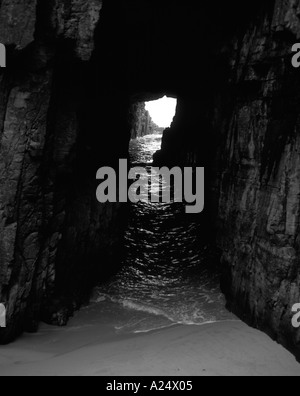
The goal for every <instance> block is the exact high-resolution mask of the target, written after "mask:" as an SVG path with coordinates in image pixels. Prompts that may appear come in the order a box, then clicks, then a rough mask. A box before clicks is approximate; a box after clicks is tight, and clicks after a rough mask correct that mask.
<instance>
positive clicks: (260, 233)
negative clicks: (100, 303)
mask: <svg viewBox="0 0 300 396" xmlns="http://www.w3.org/2000/svg"><path fill="white" fill-rule="evenodd" d="M299 9H300V2H299V1H298V0H284V1H283V0H281V1H279V0H276V1H275V0H266V1H265V2H263V3H262V2H261V1H258V0H254V1H252V2H251V3H250V2H247V3H243V2H240V1H237V0H231V1H228V2H226V3H224V2H222V1H220V2H218V1H217V2H213V3H208V2H198V3H197V4H193V5H191V4H188V2H182V1H179V0H178V1H177V0H166V1H164V2H162V1H161V0H160V1H156V0H153V1H152V2H149V1H146V0H128V1H126V2H124V1H122V2H118V1H117V0H108V1H105V0H104V2H102V1H100V0H92V1H88V2H86V1H84V0H64V1H58V0H49V1H44V0H13V1H8V0H2V1H1V5H0V42H2V43H3V44H5V45H6V46H7V55H8V62H7V68H6V69H0V260H1V262H0V301H1V302H3V303H5V304H6V306H7V310H8V327H7V329H1V330H0V342H7V341H10V340H12V339H13V338H14V337H15V336H16V335H18V334H19V333H20V332H22V331H24V330H29V331H35V330H36V329H37V326H38V321H39V320H41V319H43V320H45V321H47V322H49V323H55V324H60V325H63V324H65V323H66V322H67V319H68V317H69V315H70V314H71V313H72V311H73V310H74V309H75V308H77V307H78V306H79V304H80V303H82V301H83V300H84V299H85V298H88V292H89V290H90V289H91V288H92V286H93V284H94V282H95V281H99V280H103V279H105V277H106V276H108V275H109V274H110V273H111V272H112V271H114V270H115V269H116V265H117V263H118V260H117V259H116V257H115V253H117V255H122V250H121V249H120V247H121V246H122V245H121V244H120V240H121V237H122V224H123V223H122V222H123V221H124V222H125V221H126V210H125V209H124V216H123V208H122V207H120V205H113V204H106V205H99V204H98V203H97V201H96V199H95V191H96V181H95V174H96V170H97V169H98V168H99V167H100V166H115V167H116V168H117V167H118V166H117V164H118V159H119V158H125V157H126V156H127V155H128V142H129V139H130V136H132V133H133V135H134V136H135V133H136V134H137V135H138V133H139V131H141V130H142V128H141V124H139V123H138V124H139V126H138V127H136V129H135V131H134V132H132V120H130V116H129V117H128V115H130V109H132V103H136V102H143V101H146V100H150V99H154V98H156V99H157V98H159V97H162V96H163V95H165V94H167V95H169V96H173V97H177V98H178V108H177V114H176V117H175V119H174V122H173V125H172V127H171V129H168V130H167V131H166V133H165V135H164V141H163V148H162V151H161V152H160V153H159V154H158V155H157V156H156V160H157V162H159V163H161V164H165V163H166V164H171V165H174V164H178V163H179V164H182V165H184V164H188V165H198V164H199V165H202V166H205V168H206V216H207V218H208V220H207V223H206V226H207V227H208V228H209V229H210V231H211V232H212V235H217V244H218V246H219V248H220V250H221V251H222V264H223V269H224V270H223V279H222V287H223V290H224V292H225V293H226V295H227V298H228V302H229V304H230V306H231V308H232V309H233V310H234V311H235V312H237V313H238V314H239V315H240V316H242V317H243V318H244V319H245V320H247V321H249V323H251V324H253V325H255V326H258V327H260V328H262V329H264V330H266V331H268V332H269V333H270V334H271V335H272V336H274V337H275V338H276V339H277V340H279V341H280V342H282V343H283V344H285V345H287V346H288V347H289V348H291V349H292V350H293V351H294V352H295V351H296V353H298V354H299V352H297V351H299V347H298V346H299V342H300V340H299V333H298V332H297V331H296V330H294V329H293V328H292V327H291V323H290V322H291V306H292V305H293V304H294V303H299V302H300V295H299V294H300V292H299V290H300V277H299V237H298V234H299V214H300V213H299V211H300V209H299V206H300V205H299V196H300V191H299V174H300V164H299V148H300V147H299V145H300V141H299V125H300V124H299V108H300V106H299V104H300V97H299V92H300V74H299V71H298V70H295V69H293V68H292V66H291V46H292V45H293V44H294V43H295V42H297V41H298V40H299V39H300V23H299ZM139 32H143V35H141V34H140V33H139ZM153 60H155V61H153ZM158 60H159V61H158ZM145 76H147V78H145ZM131 114H132V110H131Z"/></svg>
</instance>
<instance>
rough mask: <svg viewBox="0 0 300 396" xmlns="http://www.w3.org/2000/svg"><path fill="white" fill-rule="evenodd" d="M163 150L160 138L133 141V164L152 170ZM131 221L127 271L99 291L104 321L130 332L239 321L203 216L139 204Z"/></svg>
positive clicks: (96, 294)
mask: <svg viewBox="0 0 300 396" xmlns="http://www.w3.org/2000/svg"><path fill="white" fill-rule="evenodd" d="M160 147H161V135H149V136H145V137H143V138H139V139H136V140H133V141H131V143H130V158H131V163H132V165H133V166H137V165H139V164H143V166H147V165H148V166H149V167H151V162H152V160H153V154H154V153H155V152H156V151H157V150H159V149H160ZM153 188H157V186H154V187H153ZM129 219H130V220H129V224H128V228H127V231H126V235H125V247H126V248H125V256H124V260H123V263H122V264H123V267H122V269H121V270H120V272H119V273H118V274H117V275H115V276H114V277H112V278H111V279H110V281H109V282H107V283H106V284H104V285H101V286H99V287H98V288H96V289H95V292H94V296H93V303H94V309H97V310H98V311H99V310H100V311H99V312H98V313H101V314H102V315H103V320H107V321H108V322H109V323H111V324H112V325H113V326H114V328H115V329H116V331H118V332H125V333H140V332H148V331H151V330H155V329H160V328H164V327H168V326H173V325H176V324H183V325H202V324H206V323H213V322H217V321H226V320H234V317H233V315H232V314H230V313H229V312H228V311H227V310H226V308H225V299H224V296H223V294H222V293H221V291H220V280H219V278H220V276H219V268H218V265H217V264H218V255H217V251H216V248H215V247H214V246H212V245H211V244H209V243H208V242H206V241H205V238H204V235H205V230H204V229H203V225H202V224H201V217H199V216H197V215H189V214H186V213H185V207H184V205H183V204H179V203H171V204H151V203H148V202H140V203H138V204H130V216H129Z"/></svg>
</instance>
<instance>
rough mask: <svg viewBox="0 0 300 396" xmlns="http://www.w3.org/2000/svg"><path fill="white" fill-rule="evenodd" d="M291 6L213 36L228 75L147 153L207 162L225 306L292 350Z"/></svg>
mask: <svg viewBox="0 0 300 396" xmlns="http://www.w3.org/2000/svg"><path fill="white" fill-rule="evenodd" d="M299 7H300V2H298V1H279V0H278V1H276V2H269V3H268V4H265V6H264V7H262V8H261V11H260V12H259V13H258V14H256V16H255V18H254V19H253V20H252V21H250V22H249V23H248V25H245V28H244V29H242V30H239V31H238V33H237V32H236V33H235V34H234V36H233V38H232V40H231V41H230V43H228V42H226V43H223V44H222V43H220V47H219V51H220V53H222V54H223V55H224V58H222V59H221V58H220V59H219V62H220V64H222V62H224V59H225V62H226V64H227V66H228V65H229V66H230V67H229V68H228V69H227V78H226V80H227V82H228V83H226V82H225V79H224V81H223V82H221V83H220V84H219V86H218V88H217V89H215V90H214V92H213V93H212V95H211V97H208V98H207V100H206V101H205V103H204V102H203V101H202V100H201V98H200V100H199V99H198V100H197V101H194V102H192V103H191V101H190V100H189V99H188V98H186V97H181V98H179V104H178V114H177V116H176V118H175V120H174V123H173V125H172V127H171V129H169V130H167V131H166V132H165V134H164V138H163V146H162V150H161V151H160V152H158V153H157V154H156V156H155V160H156V162H157V163H158V164H160V165H161V164H163V163H167V164H169V165H175V164H176V163H179V164H181V165H196V164H198V165H201V166H205V167H206V212H207V211H208V212H209V213H210V216H211V223H212V224H213V227H214V232H215V233H216V235H217V245H218V247H219V248H220V250H221V252H222V268H223V277H222V287H223V290H224V292H225V294H226V296H227V300H228V305H229V307H230V308H231V309H232V310H233V311H234V312H235V313H237V314H238V315H239V316H240V317H241V318H243V319H244V320H245V321H247V322H248V323H250V324H251V325H254V326H256V327H259V328H260V329H262V330H265V331H266V332H268V333H269V334H270V335H271V336H272V337H273V338H275V339H276V340H277V341H279V342H280V343H283V344H284V345H285V346H287V347H288V348H290V349H291V350H292V351H293V352H294V353H296V355H297V356H298V358H300V333H299V331H298V330H297V329H294V328H293V327H292V325H291V319H292V316H293V314H292V312H291V311H292V306H293V305H294V304H296V303H298V302H299V301H300V266H299V253H300V251H299V247H300V245H299V231H300V230H299V221H300V157H299V144H300V124H299V121H300V111H299V109H300V73H299V70H295V69H294V68H293V67H292V64H291V59H292V54H291V48H292V45H293V44H294V43H296V42H299V38H300V31H299V28H300V19H299V9H300V8H299ZM224 70H225V69H224ZM199 110H200V111H199ZM199 113H200V114H201V116H199ZM201 117H202V119H201ZM175 158H177V159H176V160H175Z"/></svg>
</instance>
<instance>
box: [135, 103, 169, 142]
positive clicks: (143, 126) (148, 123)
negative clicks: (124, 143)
mask: <svg viewBox="0 0 300 396" xmlns="http://www.w3.org/2000/svg"><path fill="white" fill-rule="evenodd" d="M145 106H146V105H145V102H140V103H135V104H134V105H132V107H131V109H130V116H131V125H132V127H131V132H130V135H131V139H137V138H139V137H143V136H146V135H152V134H153V133H155V132H161V131H162V129H161V128H159V126H158V125H156V124H155V123H154V122H153V120H152V118H151V116H150V114H149V111H147V110H146V108H145Z"/></svg>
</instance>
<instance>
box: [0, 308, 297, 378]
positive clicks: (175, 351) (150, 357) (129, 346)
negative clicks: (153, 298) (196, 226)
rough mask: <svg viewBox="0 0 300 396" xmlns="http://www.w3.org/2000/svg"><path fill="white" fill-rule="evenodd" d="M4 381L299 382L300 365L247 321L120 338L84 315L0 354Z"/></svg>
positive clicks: (44, 328)
mask: <svg viewBox="0 0 300 396" xmlns="http://www.w3.org/2000/svg"><path fill="white" fill-rule="evenodd" d="M0 375H1V376H148V375H156V376H157V375H160V376H161V375H166V376H168V375H170V376H299V375H300V364H298V363H297V362H296V360H295V358H294V357H293V356H292V355H291V354H290V353H289V352H288V351H286V350H285V349H284V348H283V347H282V346H280V345H278V344H276V343H275V342H273V341H272V340H271V339H270V338H269V337H268V336H267V335H265V334H264V333H261V332H260V331H257V330H254V329H252V328H250V327H248V326H247V325H246V324H244V323H242V322H241V321H239V320H236V321H230V322H229V321H228V322H219V323H214V324H206V325H202V326H173V327H169V328H165V329H161V330H156V331H153V332H150V333H143V334H117V333H116V331H115V329H114V328H113V326H112V325H105V324H103V323H102V322H101V321H99V320H98V319H97V317H96V316H92V317H91V314H90V312H89V310H83V311H81V312H80V313H78V314H77V315H76V317H75V318H74V319H72V320H71V322H70V324H69V326H67V327H65V328H55V327H49V326H46V325H42V326H41V328H40V331H39V333H37V334H33V335H29V334H26V335H24V336H22V337H21V338H20V339H19V340H17V341H16V342H15V343H13V344H11V345H8V346H1V347H0Z"/></svg>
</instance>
